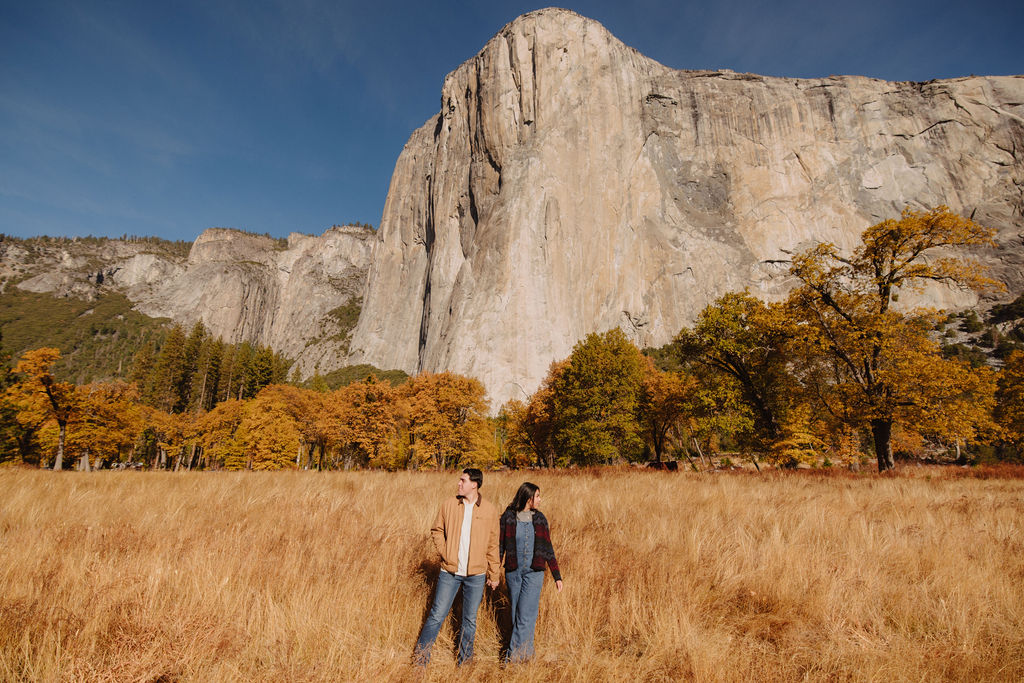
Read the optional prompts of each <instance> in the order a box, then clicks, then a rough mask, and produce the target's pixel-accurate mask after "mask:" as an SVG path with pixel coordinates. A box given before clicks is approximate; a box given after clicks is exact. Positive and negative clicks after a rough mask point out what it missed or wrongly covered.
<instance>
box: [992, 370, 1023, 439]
mask: <svg viewBox="0 0 1024 683" xmlns="http://www.w3.org/2000/svg"><path fill="white" fill-rule="evenodd" d="M995 419H996V422H997V423H998V425H999V427H1000V429H1001V431H1002V434H1001V436H1002V442H1003V443H1004V444H1005V445H1007V446H1009V447H1010V448H1012V449H1013V450H1014V451H1015V454H1016V456H1017V458H1020V455H1021V452H1022V450H1024V351H1014V352H1013V353H1011V354H1010V355H1009V357H1007V359H1006V363H1005V365H1004V366H1003V369H1002V371H1001V372H1000V373H999V385H998V393H997V397H996V409H995Z"/></svg>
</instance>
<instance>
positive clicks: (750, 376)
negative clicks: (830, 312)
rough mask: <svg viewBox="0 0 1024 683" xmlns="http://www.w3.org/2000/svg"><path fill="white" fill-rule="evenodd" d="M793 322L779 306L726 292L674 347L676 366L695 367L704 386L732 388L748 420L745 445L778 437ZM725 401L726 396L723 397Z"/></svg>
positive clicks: (788, 392) (788, 398) (787, 394)
mask: <svg viewBox="0 0 1024 683" xmlns="http://www.w3.org/2000/svg"><path fill="white" fill-rule="evenodd" d="M792 334H793V325H792V321H791V319H790V318H789V316H788V315H787V313H786V310H785V308H784V307H783V306H782V305H780V304H766V303H765V302H763V301H761V300H760V299H757V298H755V297H753V296H751V295H750V294H749V293H747V292H742V293H729V294H725V295H724V296H722V297H720V298H719V299H717V300H716V301H715V302H714V303H712V304H710V305H708V306H707V307H706V308H705V309H704V310H703V311H701V313H700V315H698V316H697V321H696V322H695V324H694V327H693V329H685V328H684V329H683V330H682V331H680V332H679V334H678V335H677V336H676V339H675V342H674V346H675V350H676V353H677V354H678V355H679V357H680V361H681V362H682V363H683V364H684V365H685V364H686V363H687V362H696V363H698V364H700V365H702V366H704V368H705V369H706V370H707V371H708V372H705V373H703V374H705V376H706V378H707V381H709V382H724V383H726V384H733V385H735V388H736V390H737V391H738V393H739V398H740V399H741V400H742V401H743V402H744V403H745V404H746V405H747V406H748V407H749V410H750V415H751V416H752V418H753V424H752V425H751V427H752V428H751V429H750V430H749V431H747V432H746V433H745V436H746V439H745V440H746V441H748V442H749V443H750V445H752V446H754V447H756V448H764V447H766V446H767V445H768V444H771V443H772V442H773V441H774V440H775V439H777V438H779V436H780V435H781V427H780V425H781V423H782V421H783V420H784V419H785V417H786V415H785V414H786V411H787V410H788V409H789V407H790V404H791V402H792V394H793V389H794V385H793V382H792V379H791V374H790V365H789V361H790V358H789V355H788V351H787V342H788V340H789V339H790V338H791V337H792ZM722 398H726V397H724V396H723V397H722Z"/></svg>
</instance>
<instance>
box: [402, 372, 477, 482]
mask: <svg viewBox="0 0 1024 683" xmlns="http://www.w3.org/2000/svg"><path fill="white" fill-rule="evenodd" d="M402 390H403V395H404V398H405V401H406V402H407V412H406V416H407V417H406V419H407V423H408V429H409V433H410V436H411V438H412V441H413V454H412V455H413V458H414V462H416V463H417V464H419V465H429V466H433V467H437V468H439V469H447V468H449V467H455V466H458V465H460V464H470V463H472V464H487V463H486V461H487V460H488V453H487V452H486V451H482V450H481V449H480V446H481V444H480V441H479V439H478V438H476V437H477V436H478V434H477V433H478V432H479V430H480V428H481V422H484V421H485V415H486V413H487V401H486V400H485V398H484V397H485V394H486V390H485V389H484V386H483V385H482V384H481V383H480V381H479V380H476V379H472V378H469V377H463V376H461V375H457V374H455V373H451V372H441V373H437V374H434V373H429V372H424V373H421V374H419V375H416V376H415V377H411V378H409V380H408V381H407V382H406V383H405V384H404V385H403V386H402Z"/></svg>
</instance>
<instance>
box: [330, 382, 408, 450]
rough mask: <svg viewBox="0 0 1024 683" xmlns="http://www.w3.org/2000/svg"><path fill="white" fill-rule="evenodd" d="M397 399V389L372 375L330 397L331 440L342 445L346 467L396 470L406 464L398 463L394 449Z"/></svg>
mask: <svg viewBox="0 0 1024 683" xmlns="http://www.w3.org/2000/svg"><path fill="white" fill-rule="evenodd" d="M398 400H399V392H398V390H396V389H394V388H393V387H392V386H391V385H390V384H388V383H387V382H380V381H377V380H376V379H375V378H374V377H373V376H372V375H371V376H370V377H368V378H367V379H366V381H363V382H353V383H352V384H349V385H348V386H345V387H342V388H340V389H338V390H337V391H335V392H333V393H332V394H331V395H330V400H329V406H330V410H332V411H333V415H334V416H335V425H336V427H335V429H334V431H333V433H332V440H333V441H334V442H335V443H337V444H338V445H339V446H340V450H341V452H342V457H343V458H344V462H345V464H346V465H347V466H351V465H353V464H358V465H371V466H373V467H384V468H386V469H397V468H398V467H401V466H402V465H404V463H400V462H398V461H397V460H396V458H395V457H394V456H395V452H394V449H393V448H392V445H393V443H394V439H395V430H396V427H397V412H396V410H397V406H396V403H397V401H398Z"/></svg>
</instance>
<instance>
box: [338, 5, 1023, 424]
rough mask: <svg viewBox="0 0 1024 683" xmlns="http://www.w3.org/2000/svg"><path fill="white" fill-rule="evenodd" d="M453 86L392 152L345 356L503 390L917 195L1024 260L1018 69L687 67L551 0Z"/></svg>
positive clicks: (647, 336)
mask: <svg viewBox="0 0 1024 683" xmlns="http://www.w3.org/2000/svg"><path fill="white" fill-rule="evenodd" d="M441 99H442V107H441V111H440V113H439V114H438V115H437V116H436V117H434V118H432V119H431V120H429V121H428V122H427V123H426V124H425V125H424V126H423V127H422V128H420V129H419V130H417V131H416V132H415V133H413V135H412V137H411V138H410V140H409V142H408V143H407V145H406V147H405V149H404V150H403V152H402V154H401V156H400V157H399V160H398V163H397V166H396V168H395V172H394V175H393V177H392V181H391V187H390V191H389V193H388V198H387V203H386V205H385V209H384V215H383V219H382V223H381V227H380V230H379V231H378V234H377V236H376V244H375V245H374V252H373V258H372V265H371V267H370V273H369V280H368V283H367V289H366V293H365V301H364V306H363V312H362V316H361V318H360V320H359V323H358V325H357V327H356V330H355V332H354V333H353V339H352V345H351V356H350V359H349V360H350V362H370V363H373V364H374V365H377V366H378V367H388V368H401V369H403V370H405V371H406V372H409V373H414V372H417V371H420V370H431V371H438V370H442V369H450V370H453V371H455V372H459V373H464V374H467V375H471V376H474V377H478V378H480V379H481V380H482V381H483V382H484V383H485V385H486V386H487V388H488V390H489V394H490V398H491V401H492V407H493V408H496V407H497V406H500V405H501V404H502V403H503V402H504V401H506V400H507V399H509V398H524V397H526V396H527V395H528V394H530V393H532V392H533V391H534V390H535V389H536V388H537V386H538V385H539V383H540V381H541V379H542V378H543V376H544V375H545V373H546V371H547V368H548V365H549V364H550V363H551V361H553V360H556V359H560V358H564V357H565V356H567V355H568V353H569V352H570V351H571V349H572V346H573V345H574V344H575V343H576V342H577V341H578V340H579V339H581V338H582V337H584V336H585V335H587V334H588V333H590V332H593V331H603V330H607V329H610V328H612V327H614V326H619V327H621V328H623V330H625V331H626V333H627V334H628V335H630V336H631V338H632V339H633V340H634V341H635V342H636V343H637V344H638V345H640V346H642V347H643V346H651V345H654V346H657V345H661V344H664V343H666V342H668V341H669V340H670V339H671V338H672V337H673V336H674V335H675V334H676V333H677V332H678V331H679V329H680V328H681V327H682V326H683V325H685V324H688V323H690V322H692V320H693V319H694V317H695V316H696V314H697V313H698V312H699V311H700V310H701V309H702V308H703V307H704V306H705V305H707V304H708V303H709V302H711V301H713V300H714V299H715V298H717V297H718V296H719V295H721V294H723V293H724V292H727V291H730V290H740V289H743V288H745V287H746V288H750V289H751V291H752V292H754V293H756V294H759V295H762V296H766V297H777V296H781V295H782V294H783V293H784V292H785V290H786V289H787V287H788V286H789V284H790V283H787V281H786V278H785V273H786V271H787V269H788V260H789V258H790V255H791V253H793V251H794V250H797V249H801V248H803V247H805V246H808V245H810V244H812V243H813V242H816V241H830V242H833V243H836V244H837V245H839V246H841V247H844V248H849V247H851V246H853V245H854V244H855V242H856V240H857V238H858V236H859V235H860V233H861V232H862V231H863V230H864V228H866V227H868V226H869V225H872V224H874V223H877V222H878V221H879V220H882V219H884V218H890V217H898V215H899V213H900V211H901V210H902V209H903V208H904V207H905V206H908V205H909V206H911V207H914V208H924V207H932V206H937V205H940V204H945V205H948V206H949V207H950V208H952V209H953V210H954V211H957V212H961V213H964V214H965V215H973V217H974V218H975V220H977V221H979V222H981V223H983V224H986V225H988V226H991V227H995V228H998V229H999V240H1000V243H1001V246H1000V248H999V249H996V250H990V251H989V252H987V253H984V254H982V256H983V257H984V258H985V259H986V260H988V261H989V262H990V263H992V264H994V266H995V274H996V275H997V276H999V277H1001V278H1002V279H1003V280H1005V281H1007V282H1008V284H1009V285H1010V287H1011V291H1013V292H1017V291H1019V290H1020V289H1021V285H1022V283H1024V272H1022V268H1021V249H1020V246H1021V244H1020V243H1021V234H1020V233H1021V232H1022V229H1024V218H1022V216H1024V192H1022V189H1024V78H1022V77H1019V76H1015V77H992V78H963V79H956V80H947V81H933V82H929V83H891V82H885V81H880V80H872V79H868V78H859V77H831V78H827V79H818V80H798V79H786V78H767V77H761V76H755V75H748V74H736V73H732V72H729V71H721V72H694V71H676V70H672V69H669V68H667V67H664V66H662V65H661V64H658V63H657V62H655V61H653V60H650V59H648V58H646V57H644V56H642V55H641V54H639V53H638V52H636V51H635V50H633V49H631V48H629V47H627V46H625V45H623V44H622V43H621V42H619V41H618V40H616V39H615V38H614V37H613V36H612V35H611V34H610V33H608V31H607V30H605V29H604V28H603V27H602V26H601V25H600V24H597V23H596V22H594V21H590V20H588V19H585V18H583V17H580V16H579V15H576V14H574V13H572V12H568V11H565V10H553V9H549V10H540V11H538V12H533V13H531V14H528V15H525V16H522V17H520V18H519V19H516V20H515V21H513V22H512V23H511V24H509V25H507V26H506V27H505V28H504V29H502V31H501V32H500V33H499V34H498V35H497V36H495V37H494V38H493V39H492V40H491V41H490V42H489V43H488V44H487V45H486V46H485V47H484V49H483V50H482V51H481V52H480V53H479V54H478V55H477V56H476V57H474V58H473V59H471V60H469V61H468V62H466V63H464V64H463V65H461V66H460V67H459V68H458V69H456V70H455V71H454V72H452V73H451V74H449V75H448V76H447V78H446V79H445V82H444V87H443V90H442V98H441ZM924 297H925V301H926V303H931V304H934V305H940V306H944V307H947V306H969V305H973V304H975V303H976V301H975V300H974V298H973V296H972V295H969V294H963V293H959V292H953V291H950V290H939V289H933V290H928V291H927V292H925V294H924Z"/></svg>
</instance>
